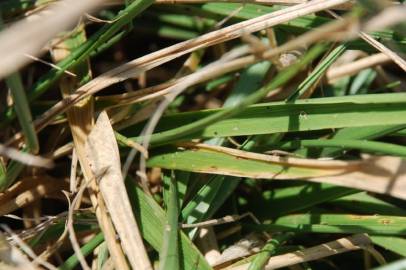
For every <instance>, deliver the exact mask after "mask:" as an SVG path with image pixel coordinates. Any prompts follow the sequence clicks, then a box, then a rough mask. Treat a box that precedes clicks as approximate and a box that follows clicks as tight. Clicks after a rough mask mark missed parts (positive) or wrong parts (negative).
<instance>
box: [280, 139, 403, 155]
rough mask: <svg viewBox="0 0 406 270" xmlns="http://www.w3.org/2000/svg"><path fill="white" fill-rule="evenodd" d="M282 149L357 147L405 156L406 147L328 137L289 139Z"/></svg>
mask: <svg viewBox="0 0 406 270" xmlns="http://www.w3.org/2000/svg"><path fill="white" fill-rule="evenodd" d="M280 147H281V148H284V149H292V148H300V147H306V148H325V147H335V148H340V150H351V149H357V150H362V151H364V152H368V153H379V154H385V155H393V156H399V157H406V147H405V146H401V145H397V144H393V143H385V142H375V141H367V140H345V139H330V140H297V141H290V142H286V143H283V144H281V145H280Z"/></svg>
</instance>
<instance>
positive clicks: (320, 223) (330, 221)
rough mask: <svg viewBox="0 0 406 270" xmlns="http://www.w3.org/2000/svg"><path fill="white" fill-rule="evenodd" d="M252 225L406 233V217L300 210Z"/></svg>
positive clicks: (309, 230)
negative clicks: (298, 212)
mask: <svg viewBox="0 0 406 270" xmlns="http://www.w3.org/2000/svg"><path fill="white" fill-rule="evenodd" d="M247 226H248V227H249V228H251V229H255V230H266V231H270V232H275V231H278V232H280V231H294V232H303V233H304V232H307V233H368V234H370V235H406V229H405V228H406V217H398V216H366V215H350V214H347V215H345V214H298V215H289V216H284V217H280V218H278V219H276V220H273V221H268V222H265V223H264V224H261V225H247Z"/></svg>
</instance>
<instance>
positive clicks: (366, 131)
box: [320, 125, 406, 156]
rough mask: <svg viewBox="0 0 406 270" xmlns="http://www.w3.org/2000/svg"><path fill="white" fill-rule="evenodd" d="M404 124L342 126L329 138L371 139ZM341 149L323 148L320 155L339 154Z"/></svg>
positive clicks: (388, 132) (398, 128)
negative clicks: (359, 126) (360, 126)
mask: <svg viewBox="0 0 406 270" xmlns="http://www.w3.org/2000/svg"><path fill="white" fill-rule="evenodd" d="M405 127H406V125H383V126H370V127H362V128H358V127H354V128H343V129H340V130H338V131H337V132H336V133H334V134H333V135H332V136H331V139H354V140H356V139H363V140H373V139H376V138H379V137H382V136H384V135H387V134H391V133H393V132H395V131H399V130H401V129H402V128H405ZM340 153H341V150H339V149H337V148H327V147H326V148H323V149H322V150H321V151H320V156H335V155H339V154H340Z"/></svg>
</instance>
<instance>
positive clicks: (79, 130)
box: [52, 25, 128, 270]
mask: <svg viewBox="0 0 406 270" xmlns="http://www.w3.org/2000/svg"><path fill="white" fill-rule="evenodd" d="M77 31H83V25H82V26H79V27H78V28H77ZM81 34H83V35H84V33H81ZM52 53H53V57H54V60H55V61H56V62H58V61H60V60H62V59H64V58H65V57H67V56H68V55H69V53H70V50H69V47H68V46H67V45H66V44H64V43H63V42H58V46H56V48H55V49H53V51H52ZM84 64H87V65H88V63H84ZM89 72H90V69H89ZM76 85H77V81H76V80H75V79H74V78H71V77H67V76H65V77H63V78H62V79H61V81H60V85H59V86H60V88H61V91H62V94H63V96H65V97H66V96H69V95H71V94H74V91H75V89H76ZM93 111H94V108H93V98H92V97H90V96H88V97H86V98H84V99H82V100H81V101H80V102H78V103H76V104H73V106H72V107H71V108H70V110H68V111H67V118H68V122H69V126H70V130H71V132H72V137H73V144H74V149H75V153H76V155H77V158H78V160H79V163H80V167H81V169H82V172H83V175H84V178H85V181H86V184H87V185H88V190H89V194H90V199H91V201H92V205H93V207H94V209H95V212H96V217H97V219H98V221H99V224H100V228H101V230H102V231H103V233H104V236H105V239H106V242H107V245H108V248H109V252H110V254H111V256H112V258H113V261H114V263H115V266H116V267H117V268H118V269H123V270H126V269H128V265H127V261H126V259H125V256H124V253H123V251H122V249H121V247H120V245H119V243H118V242H117V240H116V238H115V235H116V232H115V230H114V227H113V224H112V222H111V220H110V218H109V216H108V214H107V212H108V211H107V210H106V208H105V206H104V203H103V201H102V199H101V197H100V194H99V193H98V187H97V184H96V181H95V178H96V177H95V175H94V174H93V172H92V170H91V168H90V165H89V162H88V160H87V159H86V153H85V143H86V139H87V136H88V134H89V133H90V131H91V129H92V126H93V122H94V120H93V119H94V115H93V114H94V112H93Z"/></svg>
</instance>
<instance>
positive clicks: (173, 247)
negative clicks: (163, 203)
mask: <svg viewBox="0 0 406 270" xmlns="http://www.w3.org/2000/svg"><path fill="white" fill-rule="evenodd" d="M164 182H165V184H166V185H168V186H169V189H168V192H169V194H168V197H169V198H168V201H167V203H168V204H167V215H166V216H167V217H166V224H165V226H164V232H163V240H162V248H161V252H160V253H159V269H161V270H165V269H179V254H178V253H179V252H178V248H179V247H178V234H179V228H178V227H179V222H178V217H179V205H178V191H177V183H176V181H175V175H174V172H173V171H172V174H171V176H166V177H164Z"/></svg>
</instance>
